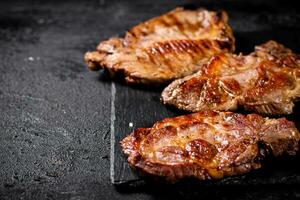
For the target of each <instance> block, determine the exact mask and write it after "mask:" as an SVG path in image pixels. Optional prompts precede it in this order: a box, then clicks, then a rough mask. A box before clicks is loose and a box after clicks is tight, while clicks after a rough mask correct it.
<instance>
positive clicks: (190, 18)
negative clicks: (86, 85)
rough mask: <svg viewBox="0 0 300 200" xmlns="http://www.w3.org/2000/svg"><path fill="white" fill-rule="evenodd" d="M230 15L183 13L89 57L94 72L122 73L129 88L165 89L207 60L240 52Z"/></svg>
mask: <svg viewBox="0 0 300 200" xmlns="http://www.w3.org/2000/svg"><path fill="white" fill-rule="evenodd" d="M227 18H228V17H227V14H226V13H225V12H224V11H222V12H219V13H216V12H210V11H207V10H203V9H198V10H195V11H191V10H185V9H183V8H177V9H175V10H172V11H171V12H168V13H166V14H165V15H162V16H159V17H155V18H153V19H150V20H148V21H146V22H143V23H141V24H139V25H137V26H135V27H133V28H132V29H130V30H129V31H128V32H127V33H126V35H125V37H124V38H116V37H115V38H111V39H109V40H107V41H103V42H101V43H100V44H99V45H98V47H97V51H94V52H87V53H86V54H85V61H86V63H87V64H88V66H89V68H90V69H91V70H98V69H100V68H105V69H107V70H108V71H109V72H111V74H115V73H117V72H121V73H123V74H124V76H125V80H126V81H127V82H128V83H147V84H160V83H165V82H169V81H170V80H173V79H176V78H180V77H183V76H186V75H190V74H192V73H194V72H196V71H197V70H198V69H199V66H200V65H199V63H200V62H201V61H202V60H205V59H207V58H210V57H211V56H212V55H214V54H216V53H220V52H228V51H233V50H234V37H233V35H232V31H231V29H230V27H229V26H228V24H227Z"/></svg>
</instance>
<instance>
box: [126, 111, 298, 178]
mask: <svg viewBox="0 0 300 200" xmlns="http://www.w3.org/2000/svg"><path fill="white" fill-rule="evenodd" d="M299 137H300V135H299V132H298V131H297V129H296V127H295V125H294V124H293V122H290V121H287V120H286V119H284V118H280V119H268V118H263V117H261V116H259V115H257V114H249V115H242V114H237V113H231V112H213V111H206V112H199V113H194V114H190V115H185V116H179V117H175V118H167V119H164V120H162V121H160V122H157V123H155V124H154V125H153V127H152V128H139V129H136V130H135V131H134V132H133V133H131V134H130V135H129V136H127V137H126V138H124V139H123V140H122V141H121V146H122V148H123V151H124V152H125V154H127V155H128V162H129V163H130V165H132V166H134V167H136V168H138V169H140V170H142V171H143V172H146V173H148V174H151V175H155V176H161V177H164V178H166V179H168V180H170V181H174V180H178V179H180V178H184V177H195V178H198V179H200V180H205V179H220V178H223V177H226V176H232V175H238V174H243V173H246V172H249V171H250V170H253V169H257V168H260V167H261V161H262V160H263V159H264V158H265V156H266V155H267V154H273V155H275V156H280V155H283V154H288V155H294V154H296V151H297V150H298V142H299Z"/></svg>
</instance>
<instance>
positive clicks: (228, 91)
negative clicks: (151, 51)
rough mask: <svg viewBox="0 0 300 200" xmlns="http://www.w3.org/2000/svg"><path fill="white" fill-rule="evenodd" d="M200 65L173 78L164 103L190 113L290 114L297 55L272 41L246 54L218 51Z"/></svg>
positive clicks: (296, 88)
mask: <svg viewBox="0 0 300 200" xmlns="http://www.w3.org/2000/svg"><path fill="white" fill-rule="evenodd" d="M200 68H202V70H200V71H199V72H197V73H195V74H193V75H190V76H187V77H185V78H182V79H178V80H175V81H174V82H172V83H171V84H170V85H169V86H168V87H167V88H166V89H165V90H164V91H163V93H162V101H163V102H164V103H165V104H170V105H174V106H176V107H177V108H179V109H183V110H187V111H191V112H197V111H204V110H220V111H227V110H236V109H237V108H238V107H244V108H245V109H246V110H251V111H256V112H258V113H262V114H290V113H292V111H293V107H294V103H293V102H294V101H296V100H297V99H298V98H299V97H300V56H299V55H296V54H294V53H293V52H292V51H291V50H290V49H287V48H285V47H284V46H283V45H281V44H278V43H276V42H274V41H269V42H267V43H265V44H262V45H260V46H257V47H256V48H255V51H254V52H253V53H251V54H250V55H247V56H243V55H234V54H230V53H222V54H220V55H217V56H214V57H212V58H211V59H210V60H209V61H208V62H207V63H205V64H203V65H202V66H201V67H200Z"/></svg>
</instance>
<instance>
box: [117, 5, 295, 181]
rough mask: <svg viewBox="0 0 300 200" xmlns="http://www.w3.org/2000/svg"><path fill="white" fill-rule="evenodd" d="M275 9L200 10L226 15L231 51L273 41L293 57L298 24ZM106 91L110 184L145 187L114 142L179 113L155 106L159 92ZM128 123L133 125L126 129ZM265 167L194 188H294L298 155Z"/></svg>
mask: <svg viewBox="0 0 300 200" xmlns="http://www.w3.org/2000/svg"><path fill="white" fill-rule="evenodd" d="M276 3H278V2H276ZM205 5H206V4H204V5H199V4H190V5H188V6H186V7H191V8H195V7H198V6H201V7H202V6H205ZM275 5H276V4H275ZM275 5H269V6H266V7H265V6H263V5H260V4H255V3H246V4H243V5H242V4H238V5H234V4H233V3H232V2H227V4H226V3H225V4H223V7H221V6H218V5H211V4H207V5H206V7H209V8H213V9H216V10H220V9H225V10H226V11H227V12H228V13H229V19H230V21H229V22H230V24H231V26H232V28H233V31H234V35H235V37H236V46H237V51H236V52H243V53H247V52H251V51H252V50H253V48H254V45H258V44H260V43H262V42H265V41H267V40H269V39H273V40H277V41H278V42H281V43H283V44H284V45H286V46H287V47H289V48H291V49H293V50H294V51H295V52H299V51H300V49H299V46H300V37H299V35H298V33H299V31H300V25H299V23H298V22H299V20H298V19H299V15H298V13H297V9H295V10H293V9H292V10H291V9H287V8H285V7H278V6H279V5H276V6H275ZM170 9H171V8H170ZM157 14H160V13H157ZM153 16H154V12H153ZM111 88H112V93H111V94H112V99H113V101H112V104H111V111H112V113H111V114H112V118H111V181H112V183H113V184H116V185H124V184H125V185H126V184H127V185H140V184H142V185H143V184H145V180H144V179H143V177H141V176H139V175H138V174H137V172H136V171H135V170H133V169H131V168H130V167H129V165H128V163H127V161H126V159H127V158H126V156H124V154H123V153H122V151H121V149H120V145H119V142H120V140H122V139H123V138H124V137H126V135H127V134H129V133H131V132H132V131H133V130H134V129H135V128H138V127H151V126H152V125H153V123H154V122H156V121H158V120H161V119H163V118H165V117H173V116H177V115H180V114H182V112H180V111H177V110H176V109H170V108H168V107H166V106H164V105H163V104H162V103H161V102H160V100H159V98H160V93H161V90H162V89H161V88H152V89H151V90H149V89H147V88H145V89H143V88H142V87H139V88H134V87H130V86H129V87H128V86H126V85H124V84H120V83H112V87H111ZM298 107H299V106H296V108H295V111H294V114H293V115H290V116H287V117H288V118H289V119H290V120H292V121H294V122H296V123H297V125H298V127H299V128H300V126H299V125H300V124H299V122H300V121H299V120H298V119H299V117H300V113H299V108H298ZM130 123H132V124H131V125H133V126H130ZM265 165H266V166H265V168H264V169H261V170H257V171H255V172H252V173H250V174H247V175H244V176H238V177H232V178H226V179H224V180H221V181H216V182H200V183H199V182H196V185H197V184H198V185H199V184H200V185H203V184H204V185H212V186H213V185H223V186H226V185H227V186H228V185H229V186H230V185H246V186H251V185H274V184H287V185H291V184H300V162H299V156H296V157H292V158H288V159H287V158H281V159H277V160H275V161H274V160H273V161H271V162H267V163H266V164H265ZM146 183H147V181H146ZM187 183H189V181H188V182H187ZM193 183H195V182H193ZM185 185H189V184H185Z"/></svg>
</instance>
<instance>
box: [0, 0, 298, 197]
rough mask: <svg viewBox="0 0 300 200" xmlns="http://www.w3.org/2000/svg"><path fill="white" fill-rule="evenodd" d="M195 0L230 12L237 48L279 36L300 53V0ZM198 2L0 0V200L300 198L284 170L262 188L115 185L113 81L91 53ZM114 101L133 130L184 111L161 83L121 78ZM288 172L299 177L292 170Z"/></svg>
mask: <svg viewBox="0 0 300 200" xmlns="http://www.w3.org/2000/svg"><path fill="white" fill-rule="evenodd" d="M193 2H194V3H195V2H197V4H198V5H201V6H205V7H208V8H212V9H220V8H223V9H225V10H227V11H228V12H229V16H230V24H231V25H232V28H233V30H234V34H235V37H236V39H237V41H236V42H237V51H242V52H250V51H251V50H252V49H253V46H254V45H255V44H259V43H261V42H264V41H266V40H267V39H275V40H277V41H279V42H281V43H283V44H285V45H286V46H288V47H290V48H292V49H293V50H294V51H296V52H298V53H299V52H300V48H299V45H300V36H299V30H300V23H299V22H300V14H299V6H297V5H296V3H294V4H293V3H292V2H291V1H261V0H258V1H250V0H249V1H245V0H244V1H233V0H230V1H229V0H228V1H209V0H207V1H193ZM193 2H192V1H179V0H173V1H159V0H156V1H154V0H144V1H129V0H126V1H114V0H110V1H105V0H99V1H86V2H84V1H82V2H80V1H66V0H65V1H32V0H30V1H1V2H0V199H1V200H2V199H72V200H76V199H161V198H167V197H169V198H173V199H187V198H193V199H195V198H197V199H201V198H202V199H207V198H208V197H210V198H221V199H300V191H299V184H296V183H294V182H293V181H295V179H290V178H288V180H285V178H286V177H284V176H283V177H282V180H278V179H276V180H275V182H278V181H279V183H280V184H268V185H264V186H255V184H252V185H251V186H247V185H244V186H239V184H237V185H235V186H214V187H204V186H203V187H184V186H181V185H175V186H173V185H163V186H158V185H157V184H153V185H150V186H147V187H141V188H127V187H121V188H120V187H115V186H113V185H112V184H111V182H110V167H109V165H110V162H109V154H110V122H111V84H112V83H111V81H110V79H108V78H107V76H105V74H103V73H102V72H100V73H93V72H89V71H88V70H87V69H86V66H85V64H84V63H83V59H82V57H83V54H84V52H86V51H87V50H92V49H94V48H95V46H96V45H97V43H98V42H99V41H100V40H103V39H105V38H108V37H110V36H112V35H118V34H122V33H124V31H125V30H126V29H128V28H129V27H131V26H133V25H135V24H137V23H138V22H140V21H143V20H145V19H148V18H150V17H153V16H156V15H158V14H162V13H163V12H166V11H168V10H170V9H172V8H174V7H176V6H178V5H182V4H186V3H193ZM287 2H288V3H287ZM99 74H100V75H99ZM137 94H144V96H142V97H141V96H140V95H137ZM130 98H133V99H130ZM145 99H146V100H147V101H145ZM115 105H116V107H115V111H116V119H115V124H114V125H115V131H116V133H117V132H118V131H123V132H127V131H130V128H129V127H128V123H129V122H131V121H132V122H133V123H134V127H133V128H135V127H138V126H150V125H151V124H152V123H153V122H154V121H156V120H157V119H161V118H162V117H164V116H165V115H174V114H176V113H177V112H175V111H173V110H170V109H168V108H164V107H163V106H161V104H160V103H159V91H152V90H141V89H136V88H128V87H125V86H123V85H122V84H119V83H116V94H115ZM126 105H128V106H130V107H126ZM147 105H149V106H148V108H147ZM152 106H153V109H152ZM141 107H143V108H147V109H146V110H145V109H140V108H141ZM132 113H133V114H132ZM297 113H299V108H298V109H296V114H294V116H292V117H291V118H293V119H294V120H296V118H295V116H297ZM138 116H142V117H138ZM298 161H299V156H298V157H296V158H294V159H292V160H290V161H285V160H284V161H282V162H281V163H286V164H287V165H288V166H291V167H292V166H293V165H296V166H299V165H298V164H297V163H298ZM295 163H296V164H295ZM276 164H278V162H277V163H276V162H275V164H274V165H276ZM284 169H285V170H288V167H286V168H284ZM292 169H295V167H294V168H292ZM296 172H299V170H298V171H296ZM296 172H295V173H296ZM289 173H291V174H292V175H295V174H293V173H294V172H293V171H289ZM296 175H297V174H296ZM298 175H299V174H298ZM266 177H268V174H267V175H266ZM297 177H299V176H297ZM269 178H270V177H269ZM291 180H292V182H289V181H291ZM285 182H288V183H289V184H284V183H285ZM296 182H297V181H296ZM281 183H282V184H281ZM190 184H193V183H190Z"/></svg>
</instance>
